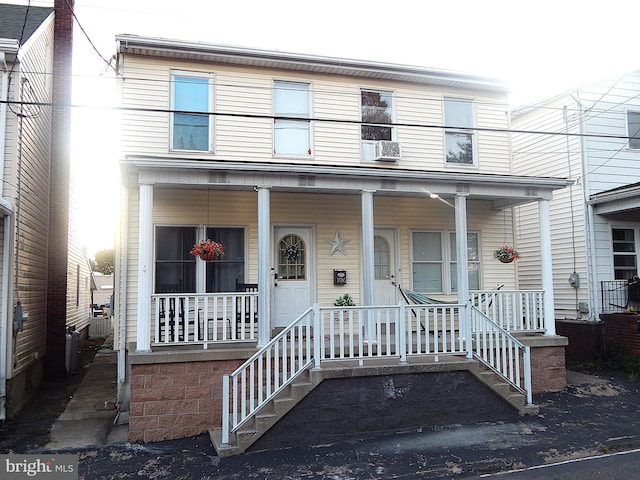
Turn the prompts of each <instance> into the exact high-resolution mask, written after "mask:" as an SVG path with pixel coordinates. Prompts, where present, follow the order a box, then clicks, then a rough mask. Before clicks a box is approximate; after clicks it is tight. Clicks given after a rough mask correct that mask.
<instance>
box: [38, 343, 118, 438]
mask: <svg viewBox="0 0 640 480" xmlns="http://www.w3.org/2000/svg"><path fill="white" fill-rule="evenodd" d="M117 359H118V355H117V352H116V351H114V350H109V349H103V350H99V351H98V353H97V354H96V356H95V358H94V359H93V362H92V363H91V364H90V365H89V366H88V371H87V373H86V374H85V376H84V378H83V379H82V382H81V383H80V385H79V386H78V388H77V389H76V391H75V393H74V394H73V398H72V399H71V400H70V401H69V403H68V404H67V407H66V409H65V411H64V412H63V413H62V414H61V415H60V416H59V417H58V419H57V420H56V422H55V424H54V425H53V428H52V429H51V439H50V441H49V443H48V444H47V445H46V446H45V448H46V449H51V450H60V449H66V448H81V447H87V446H96V445H110V444H113V443H119V442H126V441H127V434H128V425H127V424H124V425H119V424H116V423H121V422H116V420H117V416H118V410H117V405H116V399H117V383H116V382H117Z"/></svg>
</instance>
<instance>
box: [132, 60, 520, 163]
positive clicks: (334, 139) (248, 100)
mask: <svg viewBox="0 0 640 480" xmlns="http://www.w3.org/2000/svg"><path fill="white" fill-rule="evenodd" d="M207 68H208V70H206V71H205V70H204V69H203V64H201V63H189V62H183V63H181V64H180V69H181V71H187V72H200V73H211V74H213V75H215V79H216V81H215V84H216V86H215V105H214V111H215V113H216V114H215V119H214V120H215V154H214V153H211V152H199V155H200V156H201V157H202V159H207V158H211V159H213V158H221V159H224V160H228V161H234V160H237V161H255V162H276V163H290V162H291V161H292V159H291V157H274V155H273V118H272V117H273V104H272V90H273V82H274V79H280V78H285V79H286V81H290V82H294V83H307V84H310V85H313V88H312V89H311V90H310V104H311V105H312V106H313V109H312V113H310V114H311V116H312V117H313V119H314V120H312V125H313V129H312V133H313V135H312V138H311V140H310V142H311V145H310V148H311V152H312V156H313V163H314V164H316V165H341V166H358V165H361V128H360V118H361V110H360V92H361V91H362V90H371V91H376V90H379V91H385V92H393V102H394V106H393V110H394V113H393V115H394V117H393V119H394V123H396V124H397V126H394V127H393V128H394V131H395V133H394V141H398V142H400V145H401V148H402V158H401V159H400V160H399V161H398V162H395V163H391V164H384V165H380V164H379V163H377V162H376V165H378V166H380V167H384V168H407V169H413V170H425V169H428V170H435V171H437V170H444V169H445V166H444V165H443V161H442V159H443V157H444V143H443V133H442V129H441V128H439V126H441V125H442V122H443V110H442V98H443V95H447V96H453V97H456V96H459V95H460V93H461V92H459V91H456V90H455V89H447V91H445V92H443V91H442V89H441V88H438V87H436V86H433V85H413V84H407V83H398V82H390V81H371V80H367V81H366V82H364V81H362V79H357V78H351V77H348V78H345V77H340V76H332V75H317V74H312V73H309V74H302V73H296V72H290V71H289V72H285V73H286V74H285V75H283V72H280V71H278V70H257V69H253V68H249V67H234V66H232V65H210V66H207ZM122 73H123V75H124V80H123V81H121V89H122V101H123V105H122V106H123V107H125V109H124V111H123V114H122V122H123V130H122V132H123V135H122V152H123V155H154V156H158V157H160V158H162V157H166V158H167V159H169V158H179V159H180V158H192V157H193V153H189V152H184V153H182V152H171V153H170V152H169V151H168V149H167V144H168V135H169V131H170V129H169V116H168V115H167V114H166V113H164V112H165V111H166V106H167V105H168V104H169V97H170V88H169V81H168V80H167V79H168V78H170V65H169V64H168V62H165V61H162V60H153V59H140V58H137V57H133V56H125V57H124V61H123V65H122ZM464 94H465V96H467V95H468V96H469V97H470V98H471V97H472V98H473V99H474V104H475V115H476V123H477V126H478V127H479V128H484V129H487V130H486V131H482V132H478V133H477V134H476V137H477V138H476V148H477V155H478V158H479V159H480V161H479V162H478V164H477V165H476V166H475V167H474V168H475V169H476V170H475V171H478V172H481V173H500V174H503V173H508V172H509V169H510V167H509V138H508V133H507V132H506V130H507V128H508V119H507V115H506V114H505V112H506V108H507V107H506V96H505V95H502V94H497V93H491V92H486V91H470V92H468V91H465V92H464ZM128 106H131V107H134V108H138V109H140V110H137V111H132V110H128V109H127V108H126V107H128ZM245 114H246V116H243V115H245ZM316 119H319V120H316ZM322 119H326V121H322ZM334 120H335V121H334ZM491 129H496V131H491ZM294 161H296V162H303V161H309V160H308V159H305V158H297V159H294ZM468 168H469V167H468V166H466V165H463V166H458V165H447V166H446V169H447V171H452V170H456V169H463V170H466V171H468Z"/></svg>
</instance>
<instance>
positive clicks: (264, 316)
mask: <svg viewBox="0 0 640 480" xmlns="http://www.w3.org/2000/svg"><path fill="white" fill-rule="evenodd" d="M270 193H271V192H270V190H269V188H267V187H259V188H258V346H260V345H264V344H266V343H267V342H268V341H269V337H270V333H269V332H270V331H271V327H270V324H271V322H270V321H269V319H270V318H271V285H272V284H273V279H272V278H271V270H270V269H269V265H270V264H271V261H270V259H271V255H270V253H269V252H270V251H271V197H270Z"/></svg>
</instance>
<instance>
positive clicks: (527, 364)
mask: <svg viewBox="0 0 640 480" xmlns="http://www.w3.org/2000/svg"><path fill="white" fill-rule="evenodd" d="M524 389H525V390H526V392H527V405H531V404H532V403H533V394H532V393H531V347H529V345H525V347H524Z"/></svg>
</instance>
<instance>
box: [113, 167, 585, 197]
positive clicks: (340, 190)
mask: <svg viewBox="0 0 640 480" xmlns="http://www.w3.org/2000/svg"><path fill="white" fill-rule="evenodd" d="M122 166H123V170H125V171H126V174H125V175H124V176H123V178H124V179H125V180H126V183H127V186H135V185H138V184H151V185H155V186H158V187H174V188H179V187H188V188H216V189H228V190H250V189H254V188H255V187H269V188H271V189H272V190H273V191H281V192H294V191H295V192H309V193H314V192H315V193H329V194H331V193H333V194H350V193H351V194H357V193H360V192H362V191H363V190H370V191H374V192H375V194H376V195H388V196H428V195H437V197H440V198H452V197H454V196H456V195H460V194H462V195H467V196H469V197H470V198H471V199H474V200H491V201H492V202H493V207H494V208H497V209H500V208H504V207H509V206H513V205H519V204H525V203H530V202H533V201H536V200H540V199H547V200H548V199H551V197H552V194H553V191H554V190H558V189H561V188H565V187H567V186H569V185H571V184H572V183H573V180H570V179H566V178H556V177H532V176H520V175H499V174H484V173H475V172H443V171H427V170H424V171H421V170H409V169H393V170H391V169H382V168H376V167H369V166H348V167H340V166H335V165H309V164H293V163H291V164H283V163H268V162H267V163H260V162H228V161H211V160H207V161H202V160H185V159H180V158H164V157H156V156H144V155H139V156H135V155H132V156H127V157H126V158H125V159H124V160H123V161H122Z"/></svg>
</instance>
